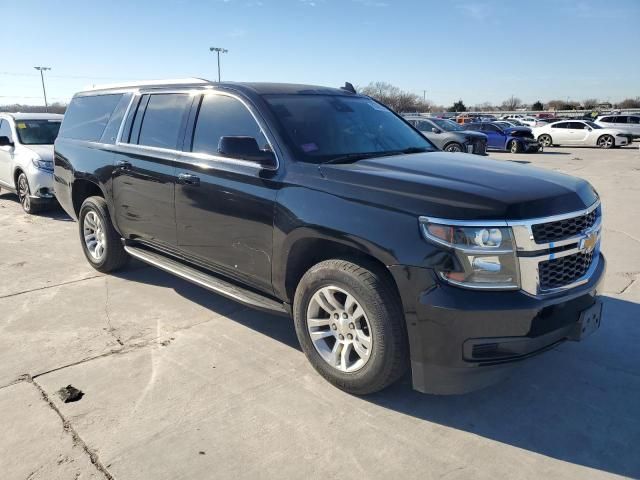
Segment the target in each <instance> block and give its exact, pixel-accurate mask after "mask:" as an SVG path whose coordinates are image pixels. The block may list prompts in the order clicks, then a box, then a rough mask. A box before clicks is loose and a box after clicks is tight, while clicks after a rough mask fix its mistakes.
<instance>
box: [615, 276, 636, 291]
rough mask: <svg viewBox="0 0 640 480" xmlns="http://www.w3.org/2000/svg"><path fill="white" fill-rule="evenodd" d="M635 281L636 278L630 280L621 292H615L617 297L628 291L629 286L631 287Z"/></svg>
mask: <svg viewBox="0 0 640 480" xmlns="http://www.w3.org/2000/svg"><path fill="white" fill-rule="evenodd" d="M637 279H638V278H637V277H634V278H632V279H631V281H630V282H629V283H628V284H627V286H626V287H624V288H623V289H622V290H620V291H619V292H617V295H622V294H623V293H624V292H626V291H627V290H629V288H631V285H633V284H634V283H635V282H636V280H637Z"/></svg>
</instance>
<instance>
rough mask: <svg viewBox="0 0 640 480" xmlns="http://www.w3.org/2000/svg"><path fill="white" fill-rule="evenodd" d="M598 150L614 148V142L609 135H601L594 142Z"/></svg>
mask: <svg viewBox="0 0 640 480" xmlns="http://www.w3.org/2000/svg"><path fill="white" fill-rule="evenodd" d="M596 144H597V145H598V147H600V148H605V149H608V148H613V147H615V146H616V140H615V139H614V138H613V137H612V136H611V135H602V136H601V137H600V138H598V141H597V142H596Z"/></svg>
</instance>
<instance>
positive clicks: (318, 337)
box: [307, 285, 373, 373]
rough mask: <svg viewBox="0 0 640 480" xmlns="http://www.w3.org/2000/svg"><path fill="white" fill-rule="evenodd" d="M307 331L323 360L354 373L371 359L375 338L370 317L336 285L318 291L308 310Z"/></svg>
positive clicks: (351, 297) (341, 369) (352, 297)
mask: <svg viewBox="0 0 640 480" xmlns="http://www.w3.org/2000/svg"><path fill="white" fill-rule="evenodd" d="M307 330H308V333H309V337H310V338H311V342H312V343H313V346H314V347H315V349H316V351H317V352H318V353H319V354H320V356H321V357H322V359H323V360H324V361H325V362H327V363H328V364H329V365H331V366H332V367H333V368H335V369H337V370H339V371H341V372H345V373H351V372H355V371H357V370H360V369H361V368H362V367H364V366H365V365H366V364H367V362H368V361H369V359H370V358H371V351H372V347H373V337H372V334H371V333H372V332H371V326H370V323H369V320H368V319H367V314H366V313H365V311H364V309H363V308H362V307H361V306H360V304H359V302H358V301H357V300H356V299H355V297H354V296H353V295H351V294H350V293H348V292H347V291H345V290H343V289H342V288H340V287H337V286H335V285H329V286H325V287H322V288H320V289H319V290H317V291H316V292H315V293H314V294H313V296H312V297H311V300H310V302H309V306H308V307H307Z"/></svg>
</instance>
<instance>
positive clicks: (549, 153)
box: [540, 147, 571, 155]
mask: <svg viewBox="0 0 640 480" xmlns="http://www.w3.org/2000/svg"><path fill="white" fill-rule="evenodd" d="M554 148H555V147H554ZM540 153H541V154H542V155H571V153H570V152H549V151H547V150H544V151H542V152H540Z"/></svg>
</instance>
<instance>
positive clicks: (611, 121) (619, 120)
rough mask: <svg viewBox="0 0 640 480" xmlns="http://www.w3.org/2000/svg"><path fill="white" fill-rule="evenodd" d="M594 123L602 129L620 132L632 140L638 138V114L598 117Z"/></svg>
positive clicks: (639, 119)
mask: <svg viewBox="0 0 640 480" xmlns="http://www.w3.org/2000/svg"><path fill="white" fill-rule="evenodd" d="M596 123H597V124H598V125H600V126H601V127H604V128H615V129H616V130H621V131H623V132H624V133H628V134H629V135H631V136H632V137H633V138H638V137H640V114H629V115H600V116H599V117H598V118H597V119H596Z"/></svg>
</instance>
